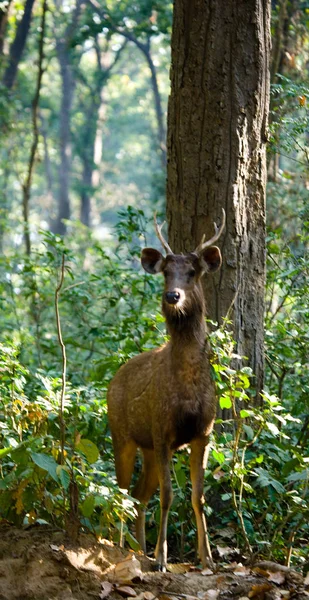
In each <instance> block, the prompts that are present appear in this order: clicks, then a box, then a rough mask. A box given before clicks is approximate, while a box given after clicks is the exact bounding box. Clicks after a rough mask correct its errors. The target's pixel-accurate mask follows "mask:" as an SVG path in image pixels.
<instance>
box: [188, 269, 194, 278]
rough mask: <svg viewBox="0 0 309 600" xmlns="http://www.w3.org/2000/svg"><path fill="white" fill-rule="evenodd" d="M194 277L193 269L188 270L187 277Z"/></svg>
mask: <svg viewBox="0 0 309 600" xmlns="http://www.w3.org/2000/svg"><path fill="white" fill-rule="evenodd" d="M194 275H195V270H194V269H190V271H189V277H194Z"/></svg>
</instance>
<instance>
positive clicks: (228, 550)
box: [216, 546, 235, 558]
mask: <svg viewBox="0 0 309 600" xmlns="http://www.w3.org/2000/svg"><path fill="white" fill-rule="evenodd" d="M216 548H217V550H218V554H219V556H220V558H221V557H222V556H227V555H228V554H231V553H232V552H235V549H234V548H229V546H216Z"/></svg>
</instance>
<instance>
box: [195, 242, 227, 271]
mask: <svg viewBox="0 0 309 600" xmlns="http://www.w3.org/2000/svg"><path fill="white" fill-rule="evenodd" d="M200 262H201V266H202V268H203V269H204V270H205V271H206V272H208V273H214V272H215V271H217V270H218V269H219V268H220V267H221V264H222V256H221V252H220V250H219V248H218V247H217V246H209V248H205V250H204V251H203V252H202V254H201V256H200Z"/></svg>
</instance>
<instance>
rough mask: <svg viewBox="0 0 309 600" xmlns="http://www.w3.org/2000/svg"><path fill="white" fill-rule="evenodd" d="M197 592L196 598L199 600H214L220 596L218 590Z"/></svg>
mask: <svg viewBox="0 0 309 600" xmlns="http://www.w3.org/2000/svg"><path fill="white" fill-rule="evenodd" d="M200 594H201V592H198V594H197V596H198V598H199V600H216V598H218V596H219V594H220V590H207V592H202V595H200Z"/></svg>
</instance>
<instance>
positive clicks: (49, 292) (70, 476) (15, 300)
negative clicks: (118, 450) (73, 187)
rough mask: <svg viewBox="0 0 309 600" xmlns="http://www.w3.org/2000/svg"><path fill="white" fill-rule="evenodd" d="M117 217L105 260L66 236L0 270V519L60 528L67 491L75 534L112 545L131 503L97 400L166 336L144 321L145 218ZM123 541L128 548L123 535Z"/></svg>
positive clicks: (85, 242) (49, 238)
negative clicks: (79, 528)
mask: <svg viewBox="0 0 309 600" xmlns="http://www.w3.org/2000/svg"><path fill="white" fill-rule="evenodd" d="M122 216H123V220H122V221H119V222H118V225H117V232H118V240H119V242H118V244H117V246H116V248H115V251H114V254H112V252H111V251H110V250H103V249H102V248H101V247H100V246H99V245H98V244H97V243H93V242H92V240H91V238H90V236H89V235H87V236H84V237H83V236H80V237H79V238H78V239H77V235H76V231H75V232H74V234H73V235H72V238H71V240H69V239H68V240H67V242H66V244H64V242H63V240H62V239H61V238H60V237H58V236H54V235H53V234H50V233H46V232H45V233H44V234H42V243H41V244H40V246H39V247H38V250H37V252H36V254H35V258H34V259H33V261H32V260H28V259H27V260H25V259H21V257H18V256H17V255H14V254H13V255H12V256H11V257H10V258H8V257H7V258H2V259H1V265H0V266H1V271H0V273H1V279H0V286H1V296H2V300H3V306H4V309H5V313H4V314H3V315H2V319H3V323H2V325H3V326H2V340H3V343H2V344H1V346H0V371H1V381H0V393H1V422H0V427H1V443H2V448H3V450H2V452H1V456H0V458H1V459H2V471H1V472H2V479H1V482H0V508H1V513H2V515H3V516H5V517H6V518H7V519H9V520H12V521H13V522H15V523H22V522H33V521H34V520H37V519H39V520H44V521H47V522H54V523H58V524H62V526H63V524H64V518H65V511H68V512H70V510H71V509H72V507H71V505H70V496H71V494H70V489H71V485H72V483H74V484H76V485H77V490H78V498H79V517H80V518H81V521H82V523H83V524H84V525H85V526H88V527H91V529H93V530H95V531H97V532H98V533H101V534H102V533H104V535H113V536H114V537H115V538H116V539H117V537H118V536H119V530H118V523H119V519H120V520H121V521H123V520H124V519H125V518H127V517H128V516H129V517H131V518H132V516H133V515H134V506H133V501H132V499H130V497H129V496H127V495H125V494H122V493H120V492H119V490H117V486H116V484H115V477H114V469H113V463H112V450H111V440H110V438H109V434H108V431H107V419H106V400H105V393H106V388H107V385H108V381H109V380H110V378H111V376H112V375H113V374H114V372H115V371H116V370H117V369H118V367H119V366H120V365H121V364H122V363H123V362H124V361H126V360H128V358H130V357H131V356H132V355H133V354H136V353H137V352H139V351H142V350H144V349H149V348H151V347H153V346H154V345H157V343H158V338H160V337H161V339H163V334H162V333H160V327H161V322H162V318H161V317H160V316H158V318H157V319H156V317H152V316H151V313H152V310H154V307H155V306H156V308H157V307H158V305H159V302H158V298H157V289H156V287H155V285H156V283H155V282H153V281H152V280H150V278H149V279H148V278H147V277H146V276H145V275H144V274H143V273H141V270H140V269H139V268H138V261H137V256H138V254H139V253H140V244H139V241H140V242H142V243H143V241H144V237H145V235H146V223H145V219H144V217H143V213H142V211H140V210H139V211H134V210H133V209H132V208H129V211H128V214H126V213H125V212H124V213H123V214H122ZM141 229H142V230H143V234H141ZM78 245H79V246H80V247H82V248H83V251H82V252H80V251H78V250H77V248H78ZM63 254H64V256H65V282H64V286H63V288H62V290H61V296H60V303H59V310H60V320H61V327H62V334H63V339H64V343H65V346H66V351H67V356H68V369H67V386H66V389H67V391H66V396H65V406H64V422H65V442H64V461H63V462H62V461H61V441H60V440H61V427H60V413H59V410H60V408H59V407H60V394H61V388H62V380H61V373H62V366H61V352H60V347H59V342H58V340H57V333H56V331H57V330H56V320H55V307H54V297H55V289H56V286H57V280H58V276H59V268H60V261H61V257H62V255H63ZM9 273H10V275H9ZM156 321H157V325H156ZM132 332H134V334H133V335H132ZM12 333H13V334H14V335H12ZM101 457H102V458H101ZM103 457H104V459H103ZM124 535H125V536H126V537H127V538H128V539H129V540H130V543H131V544H133V545H134V540H133V538H132V539H131V534H130V532H129V531H128V529H126V530H125V531H124ZM135 544H136V542H135Z"/></svg>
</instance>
